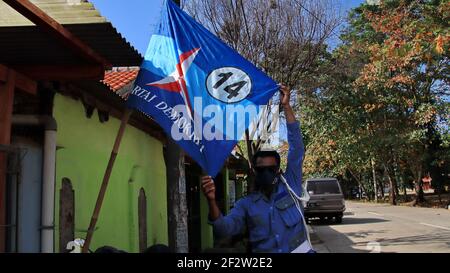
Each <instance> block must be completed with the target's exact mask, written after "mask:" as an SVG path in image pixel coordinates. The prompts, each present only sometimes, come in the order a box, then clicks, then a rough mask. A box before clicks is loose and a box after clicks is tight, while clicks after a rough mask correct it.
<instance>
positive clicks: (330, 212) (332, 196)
mask: <svg viewBox="0 0 450 273" xmlns="http://www.w3.org/2000/svg"><path fill="white" fill-rule="evenodd" d="M305 189H306V191H307V192H308V194H309V196H310V199H309V201H308V203H307V205H306V207H305V217H306V219H310V218H315V217H319V218H320V219H321V220H323V219H325V218H328V219H330V218H335V220H336V222H337V223H342V217H343V216H344V211H345V201H344V195H343V193H342V189H341V185H339V181H338V180H337V179H336V178H313V179H307V180H306V183H305Z"/></svg>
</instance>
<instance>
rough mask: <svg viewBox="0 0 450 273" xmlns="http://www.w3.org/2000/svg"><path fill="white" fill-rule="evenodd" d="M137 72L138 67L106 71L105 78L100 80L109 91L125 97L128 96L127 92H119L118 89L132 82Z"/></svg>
mask: <svg viewBox="0 0 450 273" xmlns="http://www.w3.org/2000/svg"><path fill="white" fill-rule="evenodd" d="M138 73H139V69H127V70H123V71H120V70H118V71H108V72H106V73H105V78H104V79H103V80H102V81H101V82H102V83H103V84H105V85H106V86H108V87H109V88H110V89H111V91H113V92H114V93H117V94H118V95H120V96H121V97H123V98H125V99H126V97H128V96H127V95H128V94H121V93H120V92H119V91H120V89H122V88H123V87H125V86H126V85H128V84H130V83H131V82H133V81H134V80H135V79H136V77H137V75H138Z"/></svg>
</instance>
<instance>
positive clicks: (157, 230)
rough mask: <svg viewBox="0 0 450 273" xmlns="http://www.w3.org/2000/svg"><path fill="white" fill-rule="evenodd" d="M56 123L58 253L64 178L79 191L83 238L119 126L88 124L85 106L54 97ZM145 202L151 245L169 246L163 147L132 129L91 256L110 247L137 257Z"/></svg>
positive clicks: (77, 232)
mask: <svg viewBox="0 0 450 273" xmlns="http://www.w3.org/2000/svg"><path fill="white" fill-rule="evenodd" d="M53 116H54V118H55V119H56V121H57V123H58V132H57V146H58V150H57V156H56V192H55V225H56V228H55V252H58V251H59V249H58V248H59V230H58V229H59V194H60V189H61V182H62V179H63V178H64V177H67V178H69V179H70V180H71V182H72V185H73V189H74V191H75V238H85V236H86V230H87V229H88V226H89V221H90V218H91V215H92V212H93V209H94V206H95V202H96V199H97V195H98V192H99V189H100V184H101V182H102V178H103V174H104V172H105V168H106V165H107V162H108V159H109V156H110V153H111V149H112V147H113V143H114V140H115V136H116V134H117V131H118V128H119V125H120V120H118V119H115V118H113V117H110V118H109V121H108V122H105V123H100V122H99V119H98V115H97V113H96V112H95V113H94V115H93V116H92V117H91V118H87V117H86V115H85V112H84V107H83V105H82V103H81V101H77V100H74V99H72V98H69V97H66V96H63V95H61V94H56V96H55V100H54V110H53ZM141 188H143V189H144V190H145V194H146V197H147V226H148V235H147V238H148V239H147V241H148V245H152V244H155V243H162V244H166V245H167V244H168V229H167V201H166V200H167V199H166V196H167V195H166V167H165V163H164V157H163V145H162V143H161V142H160V141H158V140H157V139H155V138H153V137H151V136H149V135H148V134H146V133H144V132H142V131H140V130H138V129H137V128H135V127H132V126H128V127H127V128H126V131H125V135H124V137H123V140H122V144H121V147H120V150H119V154H118V157H117V159H116V162H115V165H114V169H113V171H112V175H111V179H110V182H109V186H108V190H107V193H106V196H105V199H104V202H103V207H102V209H101V212H100V216H99V219H98V222H97V230H96V231H95V233H94V237H93V241H92V244H91V247H90V248H91V250H93V251H94V250H95V249H97V248H98V247H101V246H104V245H109V246H113V247H116V248H119V249H122V250H125V251H130V252H138V251H139V237H138V236H139V232H138V197H139V191H140V189H141Z"/></svg>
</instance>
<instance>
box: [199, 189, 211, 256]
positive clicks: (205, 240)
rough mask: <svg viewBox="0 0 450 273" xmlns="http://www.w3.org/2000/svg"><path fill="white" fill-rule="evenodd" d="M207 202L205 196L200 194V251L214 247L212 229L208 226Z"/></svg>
mask: <svg viewBox="0 0 450 273" xmlns="http://www.w3.org/2000/svg"><path fill="white" fill-rule="evenodd" d="M208 214H209V208H208V201H207V200H206V197H205V195H204V194H203V193H202V192H200V215H201V216H200V219H201V240H202V244H201V245H202V250H205V249H208V248H212V247H213V246H214V237H213V229H212V226H211V225H210V224H208Z"/></svg>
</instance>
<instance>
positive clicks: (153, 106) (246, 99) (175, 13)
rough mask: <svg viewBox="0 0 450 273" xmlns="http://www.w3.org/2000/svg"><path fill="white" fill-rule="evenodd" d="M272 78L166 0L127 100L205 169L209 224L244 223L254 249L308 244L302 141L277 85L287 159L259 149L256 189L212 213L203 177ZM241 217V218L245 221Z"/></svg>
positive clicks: (271, 87) (228, 231) (273, 88)
mask: <svg viewBox="0 0 450 273" xmlns="http://www.w3.org/2000/svg"><path fill="white" fill-rule="evenodd" d="M279 89H280V86H279V85H278V84H277V83H276V82H275V81H273V80H272V79H271V78H269V77H268V76H267V75H265V74H264V73H263V72H262V71H260V70H259V69H258V68H257V67H255V66H254V65H253V64H252V63H250V62H249V61H247V60H246V59H245V58H243V57H242V56H240V55H239V54H238V53H237V52H235V51H234V50H233V49H231V48H230V47H229V46H227V45H226V44H224V43H223V42H222V41H221V40H220V39H218V38H217V37H216V36H214V35H213V34H212V33H210V32H209V31H208V30H207V29H206V28H205V27H203V26H202V25H200V24H199V23H197V22H196V21H195V20H194V19H192V18H191V17H190V16H189V15H187V14H186V13H185V12H183V11H182V10H181V9H180V8H179V7H178V6H177V5H176V4H175V3H173V2H172V1H171V0H166V2H165V4H164V8H163V11H162V14H161V20H160V24H159V27H158V29H157V31H156V33H155V34H154V35H153V36H152V38H151V40H150V44H149V47H148V50H147V52H146V54H145V60H144V62H143V64H142V66H141V70H140V72H139V75H138V78H137V79H136V81H135V87H134V89H133V90H132V92H131V93H130V95H129V98H128V106H129V107H130V108H134V109H137V110H138V111H141V112H143V113H145V114H147V115H149V116H150V117H151V118H152V119H154V120H155V121H156V122H158V124H159V125H160V126H161V127H162V128H163V129H164V131H165V132H166V133H167V135H168V136H170V137H171V138H172V139H174V140H175V142H176V143H177V144H178V145H180V146H181V147H182V148H183V149H184V150H185V151H186V153H187V154H189V156H190V157H191V158H193V159H194V160H195V161H196V162H197V163H198V164H199V165H200V166H201V167H202V168H203V169H204V170H205V171H206V173H207V174H208V175H209V177H207V178H205V179H204V181H203V189H204V191H205V193H206V195H207V197H208V198H209V200H210V202H209V203H210V210H211V213H210V216H211V220H213V221H214V227H215V231H216V232H217V233H219V234H221V235H232V234H236V233H238V232H240V231H241V229H242V228H244V226H245V223H248V225H249V229H250V239H251V241H252V243H253V249H254V250H255V251H267V252H308V251H310V250H311V248H310V245H309V242H308V240H307V236H308V234H307V231H306V224H304V220H303V221H302V219H303V213H302V208H301V205H300V201H299V200H300V198H299V197H298V195H300V194H301V162H302V157H303V144H302V139H301V135H300V129H299V124H298V122H296V121H295V117H294V113H293V111H292V108H291V107H290V106H289V98H290V92H289V91H288V90H287V89H286V88H282V89H281V90H282V93H283V99H282V102H283V103H282V104H283V107H284V110H285V111H286V117H287V122H288V133H289V137H288V138H289V144H290V150H289V156H288V157H289V158H288V161H289V166H288V169H287V170H286V173H285V175H284V176H283V175H281V172H280V157H279V155H278V154H277V153H276V152H259V153H257V154H256V155H255V158H254V161H255V162H254V168H255V171H256V175H257V179H256V181H257V183H258V185H259V194H253V195H250V196H248V197H246V198H244V199H243V200H241V201H239V203H238V204H237V206H236V208H235V209H234V210H233V211H232V212H231V214H230V215H229V216H226V217H222V216H220V211H219V210H218V208H217V205H216V204H215V201H214V192H215V191H214V184H213V181H212V179H211V177H214V176H216V175H217V173H218V172H219V171H220V170H221V168H222V167H223V164H224V162H225V160H226V159H227V158H228V157H229V156H230V154H231V151H232V149H233V148H234V147H235V146H236V144H237V143H238V141H239V140H240V139H241V138H242V135H243V134H244V131H245V129H247V128H248V127H249V126H250V125H251V124H254V122H255V119H257V118H258V116H259V115H260V114H261V111H258V109H261V108H258V107H261V106H262V107H264V106H265V105H267V104H268V102H269V100H270V99H271V98H272V96H273V95H274V94H275V93H276V92H277V91H278V90H279ZM247 220H248V221H247Z"/></svg>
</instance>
